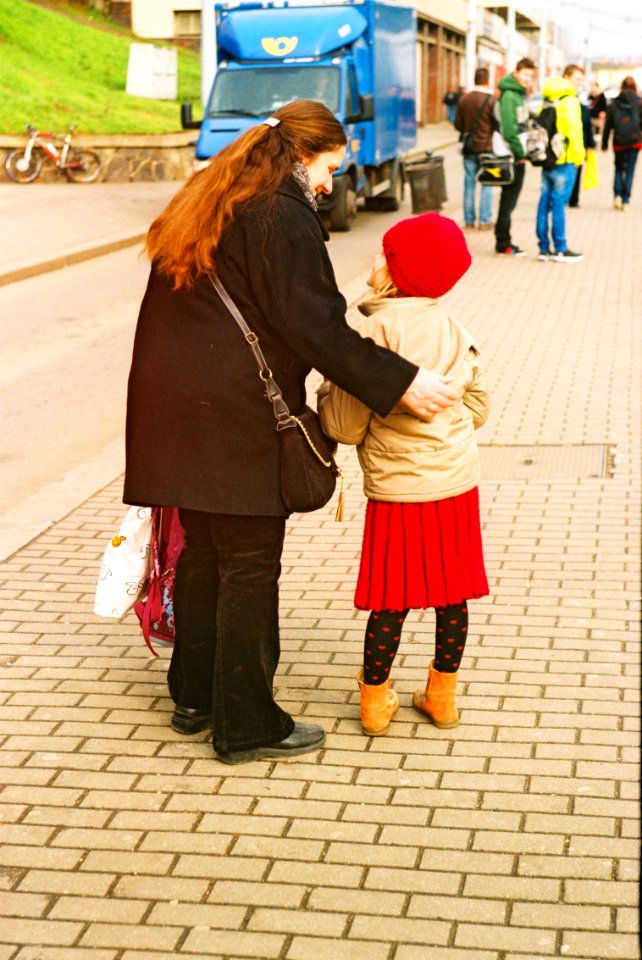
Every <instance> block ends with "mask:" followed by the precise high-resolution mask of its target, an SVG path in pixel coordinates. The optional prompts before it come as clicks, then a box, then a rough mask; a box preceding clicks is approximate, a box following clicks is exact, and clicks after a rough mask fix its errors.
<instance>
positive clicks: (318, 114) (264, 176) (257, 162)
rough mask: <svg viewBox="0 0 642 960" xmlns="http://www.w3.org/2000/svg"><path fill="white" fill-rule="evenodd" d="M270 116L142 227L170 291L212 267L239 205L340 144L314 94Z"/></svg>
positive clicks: (334, 124)
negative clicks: (169, 281) (297, 165)
mask: <svg viewBox="0 0 642 960" xmlns="http://www.w3.org/2000/svg"><path fill="white" fill-rule="evenodd" d="M274 117H275V118H276V119H278V120H279V121H280V122H279V123H278V124H277V125H276V126H273V127H272V126H268V125H267V124H265V123H261V124H259V125H258V126H255V127H251V128H250V129H249V130H246V131H245V133H243V134H241V136H239V137H237V139H236V140H234V141H233V142H232V143H230V144H229V146H227V147H225V148H224V149H223V150H221V152H220V153H218V154H217V155H216V156H215V157H214V158H213V160H212V162H211V163H210V165H209V166H208V167H206V168H205V169H204V170H201V171H199V172H198V173H195V174H194V175H193V176H192V177H191V178H190V179H189V180H188V181H187V183H186V184H185V186H184V187H183V188H182V189H181V190H179V192H178V193H177V194H176V196H175V197H174V198H173V199H172V200H170V202H169V204H168V205H167V207H166V208H165V210H164V211H163V212H162V213H161V214H160V216H158V217H156V219H155V220H154V222H153V223H152V225H151V227H150V228H149V233H148V234H147V242H146V249H147V253H148V254H149V256H150V258H151V260H152V261H153V262H154V264H155V265H156V267H157V268H158V269H159V270H160V271H161V272H162V273H163V274H165V275H166V276H168V277H170V278H171V279H172V281H173V285H174V288H175V289H177V290H178V289H181V288H188V289H189V288H190V287H192V286H193V284H194V281H195V279H196V277H197V276H198V275H199V274H201V273H209V272H213V271H215V256H216V249H217V247H218V244H219V242H220V239H221V236H222V234H223V231H224V230H225V228H226V227H227V226H229V224H230V223H231V222H232V220H233V219H234V215H235V213H236V211H237V210H238V208H239V207H241V206H242V205H243V204H245V203H247V202H248V201H250V200H252V201H256V200H258V199H260V198H262V197H271V196H274V194H275V193H276V191H277V189H278V188H279V186H280V185H281V183H282V182H283V180H284V179H285V178H286V177H287V176H288V174H289V173H290V172H291V171H292V168H293V167H294V165H295V163H297V162H299V161H301V160H307V159H310V158H311V157H314V156H316V155H317V154H319V153H325V152H326V151H329V150H336V149H338V148H339V147H342V146H343V145H344V144H345V143H346V135H345V131H344V129H343V127H342V126H341V124H340V123H339V121H338V120H337V119H336V117H335V116H334V114H333V113H331V112H330V110H328V108H327V107H325V106H324V105H323V104H322V103H318V102H317V101H316V100H295V101H294V102H293V103H289V104H287V105H286V106H284V107H281V108H280V109H279V110H277V111H276V112H275V113H274Z"/></svg>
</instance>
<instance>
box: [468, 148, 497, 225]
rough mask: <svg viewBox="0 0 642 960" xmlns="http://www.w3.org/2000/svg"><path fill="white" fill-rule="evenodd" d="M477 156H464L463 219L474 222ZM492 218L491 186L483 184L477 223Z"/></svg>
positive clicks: (486, 221) (488, 220)
mask: <svg viewBox="0 0 642 960" xmlns="http://www.w3.org/2000/svg"><path fill="white" fill-rule="evenodd" d="M478 170H479V158H478V157H477V155H476V154H473V155H472V156H470V157H464V220H465V221H466V223H474V222H475V219H476V217H475V187H476V186H477V180H476V177H477V171H478ZM492 219H493V188H492V187H488V186H486V185H483V186H482V187H481V191H480V196H479V223H490V222H491V221H492Z"/></svg>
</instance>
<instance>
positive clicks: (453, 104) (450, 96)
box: [441, 87, 462, 123]
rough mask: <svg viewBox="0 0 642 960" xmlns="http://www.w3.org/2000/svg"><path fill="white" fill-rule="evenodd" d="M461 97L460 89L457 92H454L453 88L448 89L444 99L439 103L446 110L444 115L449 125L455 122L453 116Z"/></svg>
mask: <svg viewBox="0 0 642 960" xmlns="http://www.w3.org/2000/svg"><path fill="white" fill-rule="evenodd" d="M461 95H462V89H461V87H459V88H458V89H457V90H455V88H454V87H448V90H447V91H446V93H445V94H444V99H443V100H442V101H441V102H442V103H443V105H444V106H445V108H446V114H447V116H448V121H449V123H454V122H455V114H456V112H457V103H458V101H459V98H460V97H461Z"/></svg>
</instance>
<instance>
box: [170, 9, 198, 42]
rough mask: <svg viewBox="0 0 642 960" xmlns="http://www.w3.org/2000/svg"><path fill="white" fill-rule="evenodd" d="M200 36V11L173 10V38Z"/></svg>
mask: <svg viewBox="0 0 642 960" xmlns="http://www.w3.org/2000/svg"><path fill="white" fill-rule="evenodd" d="M200 35H201V11H200V10H174V36H175V37H200Z"/></svg>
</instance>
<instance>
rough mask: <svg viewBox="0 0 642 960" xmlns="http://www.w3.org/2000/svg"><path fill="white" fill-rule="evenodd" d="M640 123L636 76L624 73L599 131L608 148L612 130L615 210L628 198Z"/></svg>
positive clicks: (641, 111)
mask: <svg viewBox="0 0 642 960" xmlns="http://www.w3.org/2000/svg"><path fill="white" fill-rule="evenodd" d="M641 127H642V99H640V97H639V96H638V88H637V84H636V82H635V79H634V78H633V77H625V78H624V80H623V81H622V86H621V87H620V92H619V94H618V96H617V97H615V98H614V99H613V100H612V101H611V103H610V105H609V109H608V111H607V113H606V120H605V122H604V130H603V131H602V150H608V147H609V138H610V136H611V131H613V153H614V154H615V175H614V178H613V194H614V197H613V206H614V208H615V209H616V210H621V211H624V210H626V208H627V207H628V205H629V203H630V202H631V191H632V189H633V177H634V175H635V164H636V163H637V159H638V153H639V151H640V150H642V135H641V132H640V131H641Z"/></svg>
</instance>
